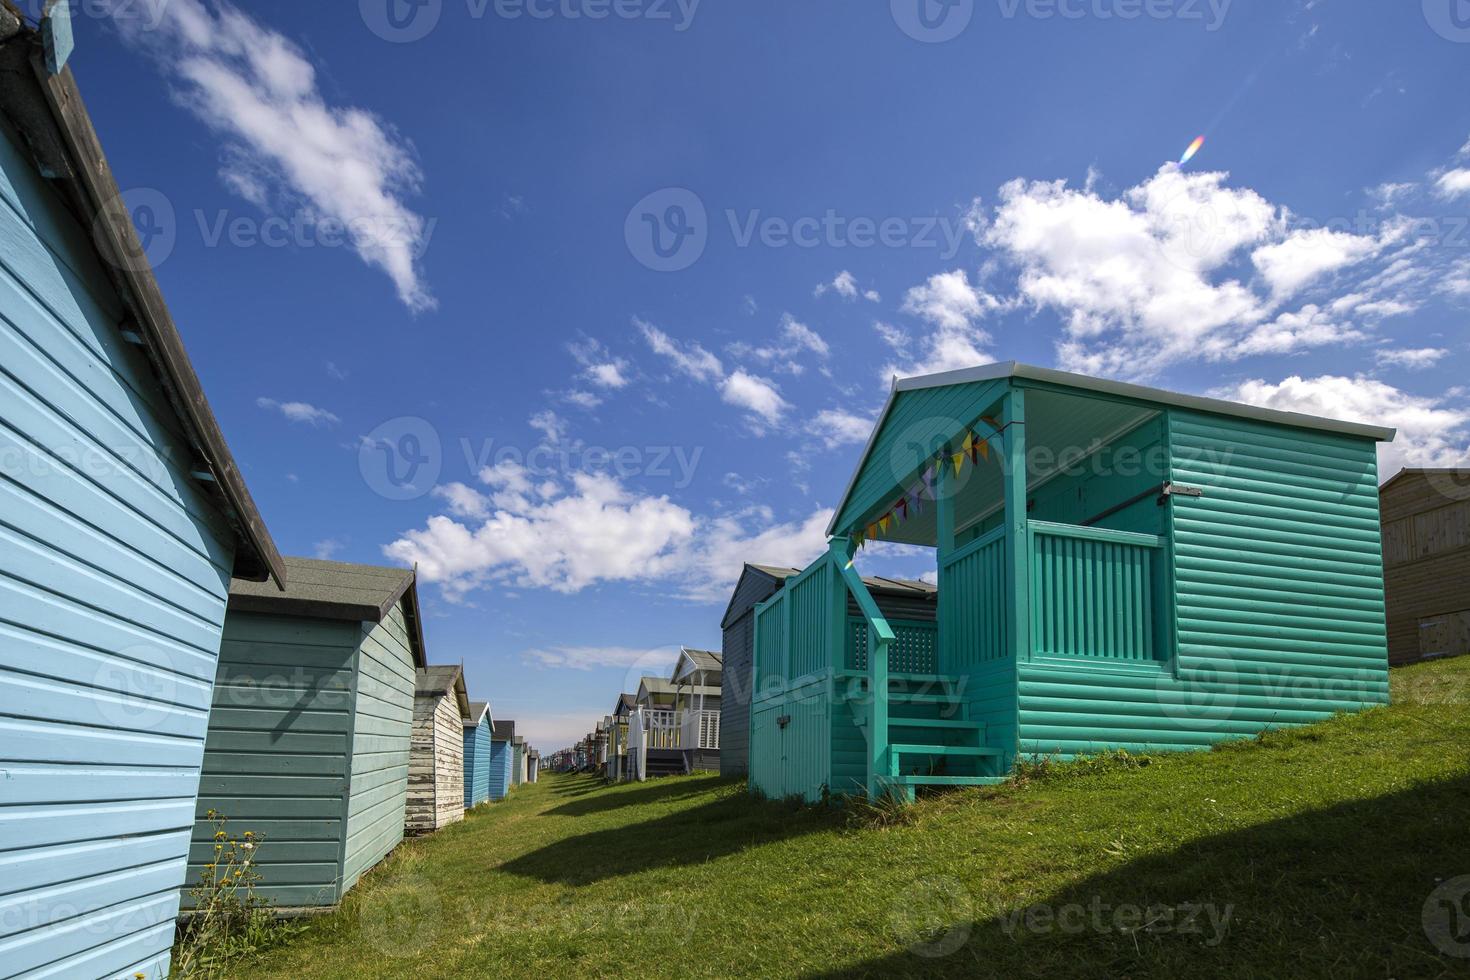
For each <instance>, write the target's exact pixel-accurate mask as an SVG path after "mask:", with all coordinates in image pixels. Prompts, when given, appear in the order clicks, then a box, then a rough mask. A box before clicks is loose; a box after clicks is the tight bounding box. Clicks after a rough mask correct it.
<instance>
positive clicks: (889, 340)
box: [873, 320, 913, 353]
mask: <svg viewBox="0 0 1470 980" xmlns="http://www.w3.org/2000/svg"><path fill="white" fill-rule="evenodd" d="M873 332H874V333H876V334H877V335H878V336H879V338H880V339H881V340H882V341H883V343H885V344H887V345H888V346H889V347H891V348H893V349H894V350H896V351H899V352H900V353H901V352H903V351H906V350H908V347H909V344H911V343H913V339H912V338H911V337H909V335H908V332H907V331H904V330H901V329H899V328H898V327H895V326H893V325H892V324H891V323H884V322H883V321H882V320H875V321H873Z"/></svg>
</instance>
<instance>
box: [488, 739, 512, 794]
mask: <svg viewBox="0 0 1470 980" xmlns="http://www.w3.org/2000/svg"><path fill="white" fill-rule="evenodd" d="M514 759H515V752H514V751H512V749H511V744H510V740H509V739H498V738H492V739H491V740H490V770H489V775H490V799H492V800H503V799H505V797H506V794H507V793H509V792H510V788H511V785H512V782H511V771H510V770H511V764H512V762H513V761H514Z"/></svg>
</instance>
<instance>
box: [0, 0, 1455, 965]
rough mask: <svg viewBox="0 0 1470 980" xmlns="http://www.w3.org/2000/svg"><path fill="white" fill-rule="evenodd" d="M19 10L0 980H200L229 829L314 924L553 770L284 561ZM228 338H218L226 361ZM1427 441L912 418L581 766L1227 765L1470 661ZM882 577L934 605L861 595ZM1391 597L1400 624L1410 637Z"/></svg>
mask: <svg viewBox="0 0 1470 980" xmlns="http://www.w3.org/2000/svg"><path fill="white" fill-rule="evenodd" d="M69 9H70V8H69V5H67V4H48V5H47V10H48V14H47V16H46V17H45V18H44V19H43V20H42V21H41V23H40V24H39V25H38V26H31V25H29V24H28V23H26V22H24V21H23V20H22V18H21V17H20V16H19V15H18V13H17V12H16V8H15V7H14V6H13V5H12V4H10V3H8V0H6V2H0V130H3V135H0V974H3V975H4V976H6V977H12V976H14V977H43V976H44V977H68V978H70V977H81V978H87V977H93V978H113V977H124V976H125V977H134V976H141V977H144V978H148V980H154V978H160V977H163V976H166V975H167V972H168V968H169V950H170V947H171V944H172V941H173V938H174V930H175V922H176V920H177V917H178V915H179V911H180V903H181V894H182V890H183V889H184V888H185V886H186V881H187V879H188V877H189V875H190V869H191V868H193V869H196V870H197V869H198V868H200V867H201V866H202V865H203V864H206V863H208V859H209V855H210V853H211V850H212V844H211V839H210V837H209V824H208V822H207V820H205V819H204V818H203V815H205V814H207V813H208V812H209V811H216V812H219V813H221V814H224V815H226V816H227V817H229V818H230V819H231V820H232V821H233V822H234V825H235V826H236V827H238V828H240V829H242V830H244V829H249V830H252V831H254V832H256V833H259V834H262V835H264V838H265V840H266V842H267V843H266V845H265V847H263V848H262V849H261V856H260V860H261V862H262V867H263V868H264V871H265V874H264V884H265V887H266V889H267V890H268V894H269V895H270V896H271V897H273V898H275V899H276V901H277V903H278V904H279V905H281V906H282V907H287V908H319V907H323V906H331V905H332V904H334V903H336V902H338V901H339V900H340V899H341V897H342V895H343V893H344V892H345V891H346V890H347V889H348V888H350V887H352V884H353V883H354V882H355V881H357V880H358V878H359V877H360V876H361V875H362V874H363V873H365V872H366V871H367V870H368V869H370V868H371V867H372V866H373V865H374V864H375V863H377V862H378V861H380V860H381V859H382V858H383V857H384V856H385V855H386V854H388V853H389V852H390V851H391V850H392V849H393V847H394V846H395V845H396V844H397V843H398V842H399V841H400V840H401V839H402V838H403V837H404V836H405V835H412V834H420V833H426V832H429V831H432V830H435V829H437V828H440V827H443V826H445V825H446V824H448V823H451V822H453V821H456V820H459V819H460V818H461V817H462V816H463V814H464V812H465V810H466V808H467V807H473V806H475V805H477V804H480V803H482V802H483V801H485V800H487V799H489V800H494V799H497V798H500V797H502V796H504V794H505V793H507V792H509V791H510V789H511V787H513V786H514V785H515V784H516V783H518V782H526V781H534V780H535V779H536V777H537V770H538V761H539V760H538V758H537V754H536V752H535V751H534V750H532V749H530V748H529V747H528V746H527V745H526V744H525V742H524V740H523V739H522V738H521V737H519V736H518V735H517V734H516V732H515V727H514V723H513V722H510V721H508V720H505V719H498V718H494V717H492V716H493V711H492V709H491V706H490V704H488V703H487V702H485V701H471V700H470V697H469V692H468V691H467V689H466V686H465V680H464V674H463V671H462V669H461V668H460V667H457V666H434V665H430V663H429V659H428V656H427V651H426V650H425V645H424V637H423V630H422V624H421V617H420V614H419V607H418V595H417V590H416V582H415V577H414V574H413V573H412V572H411V571H405V570H397V569H386V568H372V567H365V566H354V565H345V564H340V563H332V562H320V561H313V560H308V559H293V558H282V557H281V556H280V554H279V553H278V551H277V549H276V546H275V544H274V542H273V541H272V538H271V535H270V533H269V531H268V530H267V529H266V526H265V524H264V522H263V521H262V519H261V516H260V514H259V512H258V511H257V509H256V506H255V504H254V502H253V500H252V499H251V496H250V493H249V491H248V489H247V488H246V485H245V481H244V479H243V478H242V475H241V471H240V468H239V467H238V466H237V465H236V463H235V460H234V458H233V456H232V455H231V452H230V448H229V446H228V445H227V444H226V442H225V440H224V437H223V435H222V434H221V432H220V429H219V426H218V425H217V423H216V421H215V418H214V415H213V414H212V412H211V410H210V408H209V404H208V401H207V399H206V398H205V395H204V392H203V391H202V389H201V386H200V383H199V379H198V377H197V376H196V375H195V373H194V370H193V368H192V366H191V364H190V361H189V358H188V356H187V353H186V352H185V349H184V345H183V342H182V339H181V337H180V334H179V331H178V329H177V328H176V326H175V324H174V321H173V319H172V317H171V316H170V314H169V310H168V307H167V306H166V305H165V303H164V301H163V297H162V294H161V293H160V291H159V287H158V284H157V282H156V280H155V279H154V276H153V273H152V270H151V268H150V266H149V263H148V261H147V256H146V253H145V251H144V249H143V248H142V246H141V244H140V242H139V239H138V235H137V232H136V229H135V228H134V224H133V221H132V216H131V214H130V213H129V211H128V207H127V205H126V203H125V202H124V200H123V198H122V196H121V195H120V194H119V190H118V187H117V184H116V182H115V181H114V179H113V176H112V174H111V171H110V169H109V167H108V164H107V160H106V158H105V156H104V155H103V152H102V148H101V146H100V144H99V142H98V139H97V134H96V132H95V130H94V128H93V125H92V122H91V120H90V118H89V117H88V114H87V111H86V108H85V107H84V105H83V102H82V98H81V95H80V93H79V92H78V91H77V87H76V84H75V82H74V79H73V77H72V75H71V72H70V70H69V69H67V68H66V65H65V63H66V60H67V58H68V56H69V54H70V48H71V34H70V29H69V22H68V20H67V12H68V10H69ZM193 329H195V330H207V329H209V325H208V324H196V325H194V326H193ZM1393 435H1394V433H1393V432H1392V430H1389V429H1384V428H1380V427H1377V426H1373V425H1366V424H1362V423H1356V422H1343V421H1338V420H1333V419H1324V418H1317V417H1311V416H1305V415H1300V414H1293V413H1289V412H1282V411H1275V410H1270V409H1263V408H1258V407H1252V406H1247V405H1238V404H1234V403H1231V402H1225V401H1220V400H1215V399H1207V398H1199V397H1195V396H1191V395H1183V394H1178V393H1175V392H1168V391H1161V390H1157V389H1152V388H1144V387H1139V386H1136V385H1128V384H1121V383H1118V382H1114V381H1108V380H1104V379H1098V378H1090V377H1085V376H1082V375H1076V374H1066V373H1063V372H1059V371H1053V370H1049V369H1044V368H1034V367H1029V366H1027V365H1022V364H1015V363H1003V364H992V365H983V366H978V367H975V368H972V369H967V370H963V371H956V372H950V373H948V374H941V375H934V376H931V377H925V378H913V379H906V380H904V381H900V382H898V383H896V384H895V386H894V389H893V392H892V394H891V396H890V398H889V401H888V403H887V405H886V406H885V407H884V410H883V413H882V416H881V418H880V420H879V422H878V425H877V427H876V428H875V430H874V432H873V435H872V437H871V439H870V440H869V443H868V445H867V447H866V448H865V449H864V451H863V454H862V456H861V458H860V460H859V461H858V466H857V469H856V471H855V472H854V475H853V477H852V480H851V482H850V483H849V485H848V488H847V489H846V491H845V492H844V494H843V497H842V499H841V501H840V504H839V506H838V507H837V509H836V512H835V514H834V517H833V519H832V523H831V526H830V528H829V538H830V547H829V550H828V551H827V552H826V553H824V554H823V555H822V556H820V557H819V558H818V559H817V560H816V561H814V562H813V563H812V564H810V565H809V566H807V567H806V568H804V569H794V568H783V567H768V566H761V565H748V566H746V567H745V569H744V572H743V574H742V575H741V577H740V580H739V583H738V584H737V586H736V588H735V592H734V595H733V596H732V599H731V602H730V604H729V607H728V609H727V611H726V614H725V616H724V619H723V622H722V627H723V632H724V643H723V648H722V650H721V652H719V653H714V652H710V651H702V650H695V649H688V650H683V651H681V653H680V655H679V657H678V663H677V664H676V666H675V668H674V669H673V671H672V672H671V674H670V675H669V676H667V677H653V676H650V677H646V678H643V679H642V681H641V683H640V685H639V689H638V690H637V691H636V692H618V696H617V697H616V699H615V704H614V708H613V711H612V713H610V714H609V715H607V716H606V717H605V718H604V719H603V720H602V721H601V722H600V723H599V724H598V725H597V726H596V729H595V730H594V731H593V732H591V733H589V737H588V738H587V739H585V740H583V742H582V744H580V745H579V746H577V747H576V748H575V749H569V750H566V751H564V752H562V753H558V754H557V755H556V756H555V757H552V758H551V759H549V760H548V762H549V763H550V764H552V765H554V766H556V767H557V768H579V769H591V770H597V771H601V772H603V773H605V774H607V775H609V776H610V777H612V778H646V777H647V776H649V775H654V774H655V773H656V772H669V773H676V772H692V771H695V770H700V769H712V768H715V767H718V768H719V770H720V771H721V772H723V773H727V774H735V773H743V774H745V776H746V778H747V779H748V780H749V783H750V786H751V788H752V789H753V790H755V791H758V792H760V793H762V794H765V795H767V796H771V797H787V796H796V797H801V798H804V799H809V800H815V799H821V798H823V797H824V796H826V795H827V794H828V793H830V794H832V795H834V796H840V795H843V794H853V793H865V794H867V795H870V796H879V795H886V794H889V793H898V794H912V793H913V791H914V789H915V788H916V787H922V786H943V785H974V784H984V783H986V782H992V781H995V780H1000V779H1004V778H1006V776H1007V774H1008V773H1009V772H1010V771H1011V767H1012V765H1013V764H1014V762H1015V760H1016V759H1017V758H1019V757H1021V756H1023V755H1026V756H1029V755H1040V756H1051V757H1062V758H1065V757H1069V756H1072V755H1077V754H1082V753H1088V752H1095V751H1100V750H1103V749H1109V748H1124V749H1128V750H1135V749H1137V750H1141V751H1158V750H1166V749H1181V750H1187V749H1199V748H1204V747H1207V746H1209V745H1211V744H1213V743H1215V742H1218V741H1220V740H1222V739H1228V738H1242V737H1248V736H1250V735H1252V734H1255V733H1257V732H1259V731H1261V730H1263V729H1266V728H1269V727H1274V726H1280V725H1294V724H1303V723H1307V722H1311V721H1315V720H1318V719H1321V718H1325V717H1328V716H1330V715H1331V714H1333V713H1334V712H1338V711H1349V710H1357V709H1360V708H1363V707H1368V706H1372V705H1375V704H1382V703H1384V702H1386V701H1387V699H1388V673H1387V669H1388V664H1389V660H1390V656H1392V659H1394V660H1395V661H1400V660H1409V659H1417V658H1421V657H1425V656H1438V655H1446V654H1454V653H1463V652H1465V650H1466V648H1467V646H1470V589H1467V588H1466V586H1465V583H1466V581H1467V574H1466V561H1467V556H1470V526H1467V516H1466V515H1467V510H1470V503H1467V500H1470V492H1467V481H1466V480H1465V476H1464V474H1463V473H1454V472H1449V471H1433V470H1431V471H1425V470H1416V471H1405V473H1404V474H1401V475H1400V476H1398V477H1396V478H1395V479H1394V480H1393V481H1390V482H1389V483H1388V484H1387V485H1386V486H1385V487H1384V488H1383V490H1382V494H1383V496H1382V506H1381V507H1380V490H1379V481H1378V471H1377V455H1376V450H1377V444H1378V443H1380V442H1382V441H1386V440H1391V439H1392V438H1393ZM876 541H887V542H892V543H895V544H900V545H908V546H914V547H922V548H927V549H932V550H933V551H934V552H935V554H936V555H937V576H936V577H937V582H907V581H895V580H889V579H882V578H872V577H868V578H864V577H862V576H860V575H859V574H858V572H857V571H855V568H854V561H855V554H856V552H857V551H858V550H859V549H861V548H863V547H864V546H866V545H869V544H870V543H872V542H876ZM1385 570H1387V581H1388V585H1387V604H1385Z"/></svg>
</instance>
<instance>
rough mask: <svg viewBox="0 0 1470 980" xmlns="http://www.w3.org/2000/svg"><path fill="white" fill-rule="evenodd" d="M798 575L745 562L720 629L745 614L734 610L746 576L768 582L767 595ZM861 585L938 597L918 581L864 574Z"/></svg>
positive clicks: (878, 590) (887, 592)
mask: <svg viewBox="0 0 1470 980" xmlns="http://www.w3.org/2000/svg"><path fill="white" fill-rule="evenodd" d="M800 574H801V569H799V568H788V567H786V566H784V565H758V564H754V563H752V562H746V564H745V567H744V568H743V569H742V570H741V572H740V579H739V580H738V581H737V582H736V583H735V590H734V591H733V592H731V593H730V602H729V603H728V604H727V605H726V606H725V615H724V618H723V619H721V620H720V628H721V629H726V628H728V627H729V625H730V624H731V623H733V622H734V621H735V620H737V619H739V618H740V616H742V615H743V614H744V613H745V607H743V606H742V607H741V608H740V609H736V608H735V599H736V598H737V597H738V596H739V595H740V589H741V586H742V585H744V584H745V581H746V579H747V578H748V577H750V576H756V577H759V578H763V579H765V580H766V581H768V582H770V583H771V590H770V593H774V592H775V591H776V590H777V589H779V588H781V586H783V585H784V584H785V583H786V580H787V579H788V578H794V577H795V576H797V575H800ZM863 584H864V585H866V586H867V587H868V591H869V592H871V593H873V594H874V595H889V596H914V597H916V598H927V599H933V598H935V597H936V596H937V595H938V594H939V588H938V587H937V586H934V585H930V584H929V583H928V582H921V581H919V580H917V579H905V578H885V577H883V576H881V575H864V576H863ZM770 593H768V595H769V594H770Z"/></svg>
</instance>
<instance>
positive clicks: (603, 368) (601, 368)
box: [587, 361, 628, 389]
mask: <svg viewBox="0 0 1470 980" xmlns="http://www.w3.org/2000/svg"><path fill="white" fill-rule="evenodd" d="M587 379H588V380H589V381H591V382H592V383H593V384H595V385H597V386H598V387H600V388H614V389H616V388H626V387H627V386H628V379H627V377H626V376H624V374H623V365H621V364H618V363H617V362H615V361H613V362H609V363H606V364H594V365H592V366H591V367H589V368H588V369H587Z"/></svg>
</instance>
